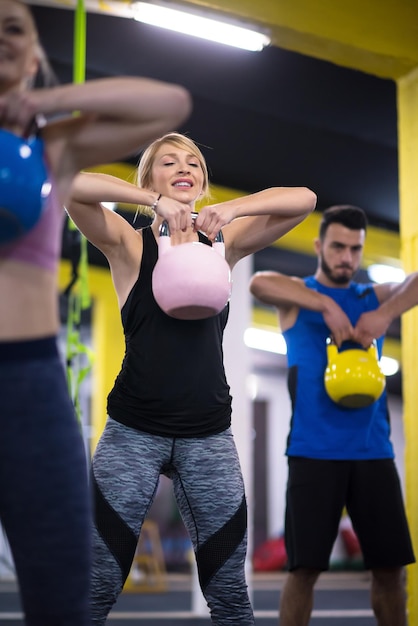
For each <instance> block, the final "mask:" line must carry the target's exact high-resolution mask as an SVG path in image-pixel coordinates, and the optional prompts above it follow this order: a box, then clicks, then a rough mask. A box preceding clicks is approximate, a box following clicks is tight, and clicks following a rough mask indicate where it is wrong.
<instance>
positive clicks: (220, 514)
mask: <svg viewBox="0 0 418 626" xmlns="http://www.w3.org/2000/svg"><path fill="white" fill-rule="evenodd" d="M160 474H165V475H167V476H168V477H169V478H171V479H172V481H173V486H174V493H175V497H176V501H177V504H178V507H179V510H180V512H181V515H182V518H183V521H184V524H185V526H186V528H187V530H188V532H189V535H190V538H191V541H192V543H193V548H194V551H195V555H196V561H197V567H198V572H199V581H200V586H201V588H202V592H203V594H204V596H205V599H206V601H207V604H208V607H209V609H210V614H211V620H212V624H217V625H218V626H221V625H222V626H226V625H228V624H236V625H238V624H239V626H252V625H253V624H254V623H255V622H254V616H253V611H252V608H251V604H250V601H249V597H248V592H247V585H246V581H245V571H244V564H245V555H246V549H247V509H246V502H245V494H244V485H243V480H242V474H241V469H240V464H239V459H238V455H237V451H236V448H235V443H234V439H233V436H232V433H231V430H230V429H228V430H226V431H224V432H222V433H220V434H218V435H212V436H210V437H202V438H172V437H160V436H156V435H150V434H147V433H143V432H140V431H137V430H135V429H132V428H128V427H126V426H124V425H122V424H120V423H118V422H115V421H114V420H112V419H108V421H107V423H106V427H105V430H104V432H103V435H102V437H101V439H100V441H99V444H98V446H97V449H96V452H95V454H94V457H93V462H92V488H93V492H94V498H95V509H96V527H95V528H94V531H93V535H94V537H93V539H94V567H93V581H92V619H93V623H94V624H96V625H97V624H100V625H102V624H104V623H105V622H106V617H107V615H108V613H109V611H110V609H111V608H112V606H113V604H114V603H115V602H116V600H117V598H118V595H119V594H120V592H121V590H122V588H123V585H124V583H125V580H126V578H127V576H128V574H129V571H130V567H131V564H132V560H133V557H134V554H135V549H136V545H137V541H138V537H139V533H140V531H141V526H142V523H143V521H144V518H145V517H146V514H147V512H148V510H149V508H150V506H151V504H152V501H153V498H154V495H155V492H156V489H157V486H158V481H159V477H160Z"/></svg>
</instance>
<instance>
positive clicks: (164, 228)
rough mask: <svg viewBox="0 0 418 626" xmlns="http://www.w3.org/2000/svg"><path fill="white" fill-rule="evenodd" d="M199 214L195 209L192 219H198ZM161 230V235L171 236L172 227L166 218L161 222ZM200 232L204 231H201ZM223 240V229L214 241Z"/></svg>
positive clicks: (221, 241) (219, 241)
mask: <svg viewBox="0 0 418 626" xmlns="http://www.w3.org/2000/svg"><path fill="white" fill-rule="evenodd" d="M198 215H199V213H197V212H196V211H193V212H192V219H193V220H196V218H197V216H198ZM159 232H160V237H170V227H169V225H168V222H167V221H166V220H164V221H163V223H162V224H161V226H160V231H159ZM199 232H202V231H199ZM203 234H204V235H205V234H206V233H203ZM223 242H224V236H223V234H222V231H221V230H220V231H219V233H218V234H217V235H216V237H215V240H214V242H213V243H223Z"/></svg>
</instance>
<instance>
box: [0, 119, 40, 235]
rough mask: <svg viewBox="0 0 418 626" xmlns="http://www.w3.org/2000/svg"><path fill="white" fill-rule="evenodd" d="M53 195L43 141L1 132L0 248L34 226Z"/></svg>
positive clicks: (4, 131)
mask: <svg viewBox="0 0 418 626" xmlns="http://www.w3.org/2000/svg"><path fill="white" fill-rule="evenodd" d="M50 191H51V184H50V182H49V181H48V172H47V169H46V167H45V162H44V144H43V141H42V139H41V138H40V137H36V136H32V137H30V138H27V139H24V138H22V137H18V136H17V135H15V134H14V133H11V132H9V131H7V130H3V129H0V245H1V244H7V243H11V242H13V241H14V240H15V239H17V238H18V237H21V236H22V235H24V234H26V233H27V232H29V231H30V230H31V229H32V228H33V227H34V226H35V224H36V223H37V222H38V220H39V219H40V217H41V215H42V212H43V210H44V208H45V202H46V199H47V197H48V196H49V193H50Z"/></svg>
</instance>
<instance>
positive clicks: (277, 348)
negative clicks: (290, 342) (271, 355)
mask: <svg viewBox="0 0 418 626" xmlns="http://www.w3.org/2000/svg"><path fill="white" fill-rule="evenodd" d="M244 343H245V345H246V346H247V347H248V348H255V349H256V350H265V351H266V352H275V353H277V354H287V346H286V342H285V340H284V337H283V335H282V334H281V333H279V332H275V331H270V330H263V329H261V328H253V327H251V328H247V329H246V331H245V333H244Z"/></svg>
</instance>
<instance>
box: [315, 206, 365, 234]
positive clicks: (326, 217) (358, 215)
mask: <svg viewBox="0 0 418 626" xmlns="http://www.w3.org/2000/svg"><path fill="white" fill-rule="evenodd" d="M330 224H342V225H343V226H345V227H346V228H349V229H350V230H366V229H367V216H366V214H365V212H364V211H363V209H360V208H359V207H357V206H352V205H351V204H336V205H335V206H331V207H329V208H328V209H325V211H324V212H323V214H322V219H321V223H320V226H319V238H320V239H321V240H322V239H324V237H325V233H326V232H327V228H328V226H329V225H330Z"/></svg>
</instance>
